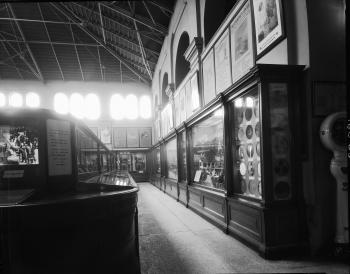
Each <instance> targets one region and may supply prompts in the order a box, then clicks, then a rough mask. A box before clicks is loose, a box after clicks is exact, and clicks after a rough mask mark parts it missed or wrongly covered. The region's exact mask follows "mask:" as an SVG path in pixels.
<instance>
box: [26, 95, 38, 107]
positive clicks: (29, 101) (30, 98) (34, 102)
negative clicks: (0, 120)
mask: <svg viewBox="0 0 350 274" xmlns="http://www.w3.org/2000/svg"><path fill="white" fill-rule="evenodd" d="M26 105H27V107H30V108H37V107H39V106H40V97H39V95H38V94H37V93H35V92H29V93H27V94H26Z"/></svg>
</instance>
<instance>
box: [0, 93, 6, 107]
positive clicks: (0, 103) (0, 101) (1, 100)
mask: <svg viewBox="0 0 350 274" xmlns="http://www.w3.org/2000/svg"><path fill="white" fill-rule="evenodd" d="M5 105H6V96H5V94H3V93H0V107H4V106H5Z"/></svg>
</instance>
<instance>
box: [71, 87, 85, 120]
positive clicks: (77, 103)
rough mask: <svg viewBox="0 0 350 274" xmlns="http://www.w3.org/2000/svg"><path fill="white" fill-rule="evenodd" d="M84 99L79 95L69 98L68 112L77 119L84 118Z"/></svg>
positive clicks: (74, 94)
mask: <svg viewBox="0 0 350 274" xmlns="http://www.w3.org/2000/svg"><path fill="white" fill-rule="evenodd" d="M84 103H85V102H84V97H83V96H82V95H81V94H79V93H73V94H72V95H71V96H70V102H69V112H70V113H71V114H72V115H73V116H74V117H76V118H78V119H83V118H84V110H85V109H84V105H85V104H84Z"/></svg>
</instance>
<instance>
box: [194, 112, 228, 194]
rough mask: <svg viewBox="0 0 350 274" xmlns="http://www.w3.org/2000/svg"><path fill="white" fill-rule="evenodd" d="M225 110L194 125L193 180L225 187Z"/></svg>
mask: <svg viewBox="0 0 350 274" xmlns="http://www.w3.org/2000/svg"><path fill="white" fill-rule="evenodd" d="M223 126H224V110H223V108H222V107H221V108H219V109H218V110H216V111H215V112H213V113H211V114H210V115H209V117H207V118H206V119H205V120H202V121H201V122H199V123H198V124H196V125H194V126H193V127H192V161H193V165H192V182H194V183H197V184H200V185H202V186H206V187H210V188H216V189H224V130H223Z"/></svg>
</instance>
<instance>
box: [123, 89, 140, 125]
mask: <svg viewBox="0 0 350 274" xmlns="http://www.w3.org/2000/svg"><path fill="white" fill-rule="evenodd" d="M125 116H126V118H128V119H136V118H137V117H138V116H139V111H138V104H137V97H136V96H135V95H133V94H130V95H128V96H126V99H125Z"/></svg>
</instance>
